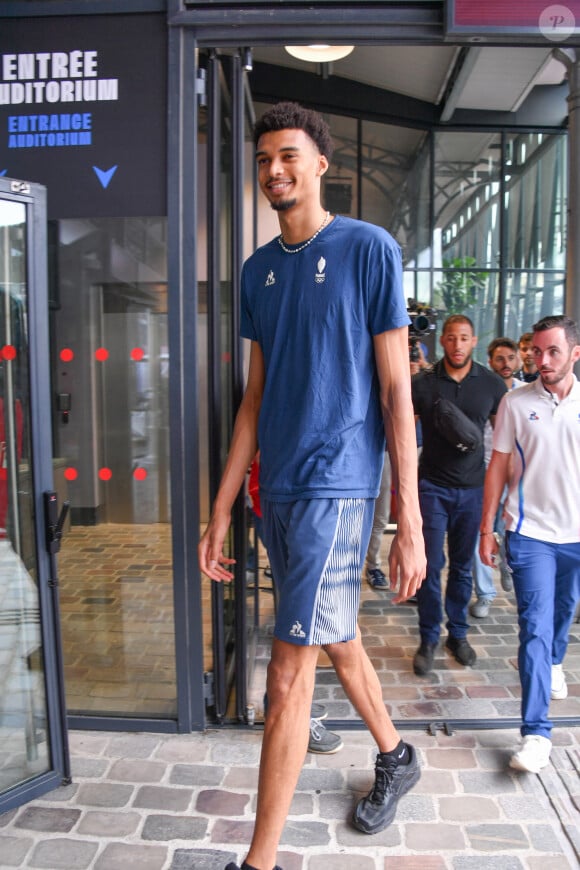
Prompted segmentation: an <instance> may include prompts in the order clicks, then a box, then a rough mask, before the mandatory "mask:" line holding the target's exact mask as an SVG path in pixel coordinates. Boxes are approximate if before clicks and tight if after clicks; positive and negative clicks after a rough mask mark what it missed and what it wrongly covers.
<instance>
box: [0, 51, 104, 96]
mask: <svg viewBox="0 0 580 870" xmlns="http://www.w3.org/2000/svg"><path fill="white" fill-rule="evenodd" d="M97 62H98V52H96V51H70V52H63V51H54V52H48V51H46V52H36V53H34V54H4V55H2V81H1V82H0V105H2V106H14V105H22V104H31V103H34V104H39V103H53V104H54V103H81V102H97V101H100V100H118V99H119V80H118V79H101V78H98V72H97Z"/></svg>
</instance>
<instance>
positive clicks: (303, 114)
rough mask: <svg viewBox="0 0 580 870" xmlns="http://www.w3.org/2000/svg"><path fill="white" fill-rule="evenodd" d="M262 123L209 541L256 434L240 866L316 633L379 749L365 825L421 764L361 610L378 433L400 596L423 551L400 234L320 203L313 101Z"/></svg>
mask: <svg viewBox="0 0 580 870" xmlns="http://www.w3.org/2000/svg"><path fill="white" fill-rule="evenodd" d="M254 141H255V144H256V147H257V152H256V156H257V163H258V180H259V184H260V189H261V191H262V193H263V194H264V195H265V196H266V198H267V199H268V201H269V202H270V204H271V206H272V208H273V209H275V210H276V211H277V212H278V217H279V222H280V229H281V234H280V236H279V237H278V238H276V239H274V240H273V241H272V242H270V243H269V244H267V245H264V246H263V247H262V248H260V249H258V250H257V251H256V252H255V253H254V254H253V255H252V256H251V257H250V258H249V259H248V261H247V262H246V263H245V265H244V269H243V275H242V314H241V331H242V335H243V336H244V337H246V338H249V339H250V340H251V342H252V343H251V352H250V367H249V373H248V381H247V386H246V391H245V394H244V397H243V399H242V403H241V405H240V409H239V411H238V414H237V417H236V422H235V426H234V432H233V437H232V443H231V448H230V453H229V456H228V460H227V463H226V467H225V471H224V475H223V478H222V482H221V485H220V489H219V492H218V494H217V497H216V500H215V503H214V506H213V512H212V516H211V519H210V522H209V525H208V528H207V530H206V532H205V534H204V536H203V538H202V540H201V542H200V545H199V559H200V567H201V570H202V571H203V572H205V573H206V574H207V575H208V576H209V577H211V578H212V579H213V580H216V581H226V582H228V581H230V580H231V579H232V574H231V572H230V570H229V566H230V565H231V564H232V562H233V560H232V559H229V558H227V557H226V556H225V555H224V553H223V545H224V540H225V538H226V534H227V530H228V526H229V523H230V512H231V507H232V504H233V502H234V500H235V498H236V495H237V493H238V491H239V489H240V487H241V486H242V484H243V481H244V477H245V474H246V470H247V468H248V466H249V464H250V462H251V460H252V458H253V457H254V455H255V453H256V450H257V449H258V445H259V447H260V451H261V469H260V471H261V476H260V496H261V505H262V513H263V531H264V540H265V542H266V546H267V549H268V556H269V559H270V563H271V565H272V569H273V575H274V578H275V581H276V584H277V592H278V610H277V615H276V625H275V630H274V641H273V644H272V657H271V661H270V665H269V668H268V680H267V693H268V713H267V716H266V721H265V727H264V738H263V746H262V757H261V762H260V778H259V786H258V805H257V812H256V822H255V828H254V835H253V838H252V842H251V845H250V850H249V853H248V856H247V858H246V861H245V862H244V863H243V865H242V867H243V868H259V870H270V868H272V867H273V866H274V865H275V862H276V851H277V846H278V842H279V839H280V835H281V833H282V829H283V827H284V823H285V820H286V816H287V814H288V810H289V807H290V803H291V800H292V796H293V793H294V789H295V787H296V783H297V781H298V777H299V774H300V770H301V767H302V763H303V760H304V756H305V752H306V746H307V742H308V730H309V716H310V703H311V699H312V692H313V688H314V677H315V670H316V663H317V659H318V655H319V651H320V648H321V647H323V648H324V649H325V650H326V652H327V654H328V655H329V657H330V658H331V660H332V662H333V665H334V667H335V669H336V671H337V674H338V676H339V679H340V680H341V683H342V685H343V687H344V689H345V691H346V693H347V695H348V697H349V698H350V700H351V702H352V703H353V705H354V706H355V708H356V709H357V711H358V713H359V714H360V716H361V717H362V718H363V719H364V721H365V722H366V724H367V725H368V727H369V729H370V731H371V733H372V734H373V736H374V738H375V740H376V742H377V745H378V749H379V754H378V755H377V763H376V781H375V786H374V788H373V789H372V791H371V792H370V793H369V795H368V796H367V797H366V798H363V799H362V800H361V801H360V802H359V803H358V805H357V807H356V809H355V813H354V816H353V823H354V824H355V826H356V827H357V828H359V830H362V831H364V832H366V833H374V832H376V831H379V830H382V829H383V828H384V827H386V826H387V825H388V824H389V823H390V822H391V821H392V819H393V817H394V814H395V808H396V803H397V800H398V798H399V797H400V796H401V795H402V794H404V793H405V792H406V791H408V789H409V788H411V786H412V785H413V784H414V783H415V782H416V781H417V780H418V778H419V775H420V773H419V765H418V761H417V756H416V753H415V750H414V749H413V747H412V746H409V745H407V744H405V743H404V742H403V741H402V740H401V739H400V737H399V735H398V733H397V731H396V729H395V727H394V725H393V723H392V721H391V719H390V717H389V715H388V713H387V711H386V708H385V704H384V702H383V699H382V693H381V686H380V683H379V680H378V677H377V675H376V673H375V671H374V668H373V667H372V665H371V662H370V660H369V658H368V656H367V655H366V652H365V650H364V648H363V645H362V641H361V636H360V632H359V630H358V626H357V612H358V604H359V595H360V575H361V569H362V565H363V561H364V556H365V553H366V550H367V545H368V540H369V534H370V528H371V524H372V518H373V510H374V500H375V498H376V496H377V494H378V488H379V480H380V476H381V467H382V462H383V456H384V447H385V434H386V436H387V439H388V442H389V451H390V456H391V461H392V468H393V481H394V485H395V487H396V489H397V496H398V507H399V514H398V530H397V534H396V536H395V538H394V540H393V544H392V547H391V552H390V557H389V566H390V582H391V588H392V589H393V590H395V589H396V590H397V594H396V595H395V597H394V601H395V602H396V603H397V602H400V601H404V600H406V599H407V598H409V597H411V596H412V595H414V594H415V592H416V590H417V588H418V587H419V586H420V584H421V581H422V579H423V577H424V575H425V555H424V547H423V540H422V536H421V516H420V511H419V505H418V496H417V476H416V475H417V471H416V469H417V449H416V442H415V427H414V421H413V410H412V404H411V392H410V378H409V363H408V345H407V325H408V323H409V319H408V317H407V313H406V305H405V300H404V296H403V290H402V280H401V254H400V250H399V247H398V245H397V244H396V243H395V242H394V241H393V239H392V238H391V237H390V236H389V235H388V233H386V232H385V231H384V230H382V229H380V228H378V227H374V226H371V225H370V224H365V223H362V222H360V221H355V220H351V219H349V218H344V217H340V216H334V217H333V216H332V215H330V214H329V212H325V211H324V209H323V207H322V205H321V200H320V196H321V179H322V176H323V175H324V173H325V172H326V171H327V169H328V165H329V160H330V157H331V154H332V140H331V138H330V133H329V130H328V127H327V125H326V123H325V122H324V120H323V119H322V118H321V117H320V116H319V115H318V114H317V113H316V112H312V111H310V110H306V109H303V108H302V107H300V106H298V105H296V104H294V103H280V104H278V105H276V106H274V107H273V108H271V109H270V110H269V111H268V112H267V113H266V114H265V115H264V117H263V118H262V119H261V120H260V121H259V122H258V124H257V125H256V129H255V133H254ZM395 421H396V426H395ZM235 866H236V865H231V867H232V868H235Z"/></svg>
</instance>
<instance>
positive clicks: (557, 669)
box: [550, 665, 568, 701]
mask: <svg viewBox="0 0 580 870" xmlns="http://www.w3.org/2000/svg"><path fill="white" fill-rule="evenodd" d="M550 697H551V698H552V700H553V701H563V700H564V698H567V697H568V686H567V684H566V675H565V674H564V671H563V670H562V665H552V691H551V692H550Z"/></svg>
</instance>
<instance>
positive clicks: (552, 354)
mask: <svg viewBox="0 0 580 870" xmlns="http://www.w3.org/2000/svg"><path fill="white" fill-rule="evenodd" d="M533 353H534V362H535V364H536V366H537V367H538V369H539V371H540V378H541V379H542V383H543V384H544V386H545V387H547V388H548V389H549V388H551V387H554V388H555V389H552V390H550V391H551V392H555V393H558V394H559V393H562V392H565V391H566V390H567V389H568V388H569V387H570V386H571V384H572V381H573V377H572V368H573V366H574V363H575V362H576V361H577V360H578V359H580V345H574V346H573V347H571V346H570V344H568V341H567V339H566V333H565V332H564V330H563V329H562V327H559V326H555V327H553V329H545V330H542V331H541V332H535V333H534V341H533Z"/></svg>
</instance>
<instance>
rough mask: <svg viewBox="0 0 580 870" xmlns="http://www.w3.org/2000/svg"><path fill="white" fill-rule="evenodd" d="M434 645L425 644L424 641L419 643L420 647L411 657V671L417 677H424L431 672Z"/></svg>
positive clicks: (435, 645)
mask: <svg viewBox="0 0 580 870" xmlns="http://www.w3.org/2000/svg"><path fill="white" fill-rule="evenodd" d="M436 649H437V644H436V643H427V641H426V640H422V641H421V646H420V647H419V649H418V650H417V652H416V653H415V655H414V656H413V671H414V672H415V673H416V674H417V676H418V677H424V676H425V674H428V673H429V671H432V670H433V659H434V658H435V650H436Z"/></svg>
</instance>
